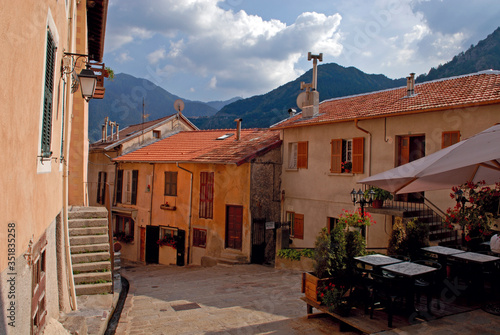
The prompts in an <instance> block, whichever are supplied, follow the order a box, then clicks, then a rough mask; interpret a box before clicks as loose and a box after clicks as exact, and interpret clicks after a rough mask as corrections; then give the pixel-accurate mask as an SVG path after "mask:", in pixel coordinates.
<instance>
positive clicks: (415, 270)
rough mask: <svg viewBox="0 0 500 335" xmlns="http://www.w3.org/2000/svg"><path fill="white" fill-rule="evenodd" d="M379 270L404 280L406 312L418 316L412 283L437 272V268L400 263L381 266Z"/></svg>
mask: <svg viewBox="0 0 500 335" xmlns="http://www.w3.org/2000/svg"><path fill="white" fill-rule="evenodd" d="M381 269H382V270H385V271H388V272H391V273H393V274H395V275H397V276H401V277H402V278H403V279H404V282H405V287H407V288H408V289H407V290H406V292H407V294H406V310H407V312H408V314H409V315H410V316H411V315H419V311H418V310H417V309H416V308H415V286H414V285H413V281H414V280H415V279H416V278H418V277H420V276H423V275H426V274H429V273H432V272H434V271H437V268H433V267H430V266H426V265H421V264H416V263H412V262H400V263H394V264H391V265H386V266H383V267H381Z"/></svg>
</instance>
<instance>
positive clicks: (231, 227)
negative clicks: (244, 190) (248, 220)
mask: <svg viewBox="0 0 500 335" xmlns="http://www.w3.org/2000/svg"><path fill="white" fill-rule="evenodd" d="M242 237H243V206H230V205H228V206H226V248H230V249H237V250H241V247H242V239H243V238H242Z"/></svg>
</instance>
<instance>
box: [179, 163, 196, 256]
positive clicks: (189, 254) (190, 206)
mask: <svg viewBox="0 0 500 335" xmlns="http://www.w3.org/2000/svg"><path fill="white" fill-rule="evenodd" d="M175 164H176V165H177V167H178V168H179V169H181V170H184V171H186V172H187V173H189V174H190V175H191V179H190V184H189V217H188V253H187V262H186V263H187V265H189V261H190V260H191V216H192V202H193V172H192V171H189V170H187V169H185V168H183V167H182V166H179V162H177V163H175Z"/></svg>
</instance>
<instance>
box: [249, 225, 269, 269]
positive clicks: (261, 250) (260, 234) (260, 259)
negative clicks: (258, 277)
mask: <svg viewBox="0 0 500 335" xmlns="http://www.w3.org/2000/svg"><path fill="white" fill-rule="evenodd" d="M265 256H266V220H265V219H254V220H253V223H252V263H255V264H263V263H264V261H265Z"/></svg>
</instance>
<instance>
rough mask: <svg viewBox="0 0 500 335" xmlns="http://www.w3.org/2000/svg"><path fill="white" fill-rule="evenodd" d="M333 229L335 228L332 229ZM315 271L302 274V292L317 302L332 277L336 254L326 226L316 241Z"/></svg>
mask: <svg viewBox="0 0 500 335" xmlns="http://www.w3.org/2000/svg"><path fill="white" fill-rule="evenodd" d="M332 231H333V230H332ZM314 247H315V249H314V255H313V269H314V271H313V272H304V273H303V274H302V293H305V294H306V298H308V299H309V300H312V301H314V302H315V303H317V304H320V303H321V300H320V298H321V297H320V289H321V288H322V287H325V286H327V285H328V284H329V283H330V282H331V281H332V279H331V278H330V276H331V265H332V263H333V262H332V261H333V260H334V259H335V257H336V255H334V254H333V253H332V250H331V238H330V234H329V233H328V231H327V229H326V228H323V229H322V230H321V231H320V233H319V234H318V236H317V237H316V242H315V243H314Z"/></svg>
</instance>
